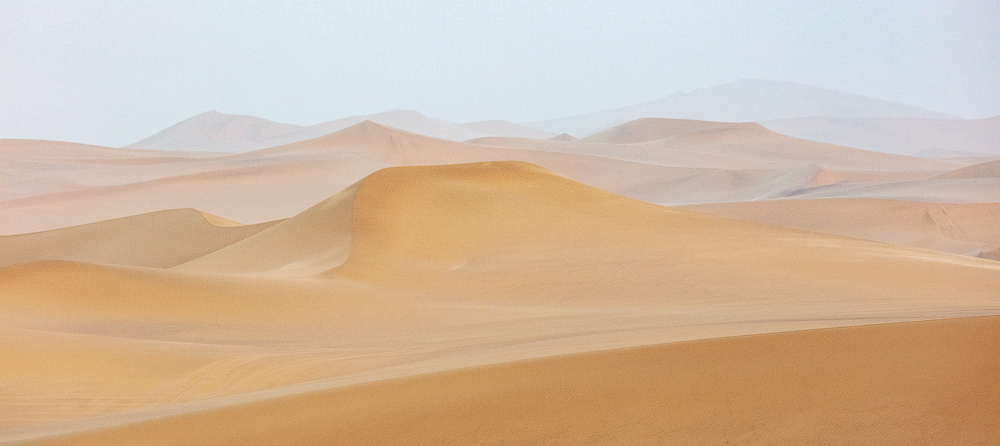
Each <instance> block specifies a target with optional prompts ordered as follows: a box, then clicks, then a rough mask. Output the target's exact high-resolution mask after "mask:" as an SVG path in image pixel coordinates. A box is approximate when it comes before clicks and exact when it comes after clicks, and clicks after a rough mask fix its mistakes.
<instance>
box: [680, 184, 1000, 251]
mask: <svg viewBox="0 0 1000 446" xmlns="http://www.w3.org/2000/svg"><path fill="white" fill-rule="evenodd" d="M685 208H686V209H691V210H695V211H699V212H705V213H709V214H714V215H721V216H725V217H731V218H738V219H741V220H749V221H756V222H760V223H767V224H773V225H779V226H787V227H792V228H799V229H807V230H812V231H822V232H829V233H834V234H840V235H846V236H850V237H858V238H864V239H868V240H878V241H883V242H888V243H896V244H901V245H908V246H915V247H919V248H927V249H933V250H937V251H944V252H951V253H955V254H965V255H971V256H982V257H986V256H988V255H989V254H988V253H989V251H990V250H991V249H994V248H995V247H1000V204H997V203H976V204H947V203H921V202H913V201H897V200H879V199H863V198H829V199H816V200H769V201H752V202H736V203H712V204H702V205H694V206H686V207H685Z"/></svg>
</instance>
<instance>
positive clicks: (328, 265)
mask: <svg viewBox="0 0 1000 446" xmlns="http://www.w3.org/2000/svg"><path fill="white" fill-rule="evenodd" d="M354 194H355V187H349V188H347V189H345V190H344V191H342V192H340V193H338V194H337V195H334V196H333V197H330V198H328V199H326V200H324V201H322V202H320V203H319V204H317V205H316V206H313V207H311V208H309V209H307V210H305V211H303V212H302V213H301V214H299V215H296V216H295V217H293V218H290V219H288V220H285V221H282V222H280V223H278V224H277V225H274V226H271V227H269V228H266V229H264V230H263V231H261V232H258V233H255V234H254V235H251V236H249V237H244V238H243V239H241V240H240V241H238V242H236V243H233V244H231V245H229V246H227V247H225V248H220V249H218V250H213V251H214V252H211V253H205V255H204V256H201V257H199V258H195V259H192V260H191V261H189V262H187V263H184V264H183V265H179V266H177V267H176V268H174V269H176V270H180V271H193V272H202V273H206V272H207V273H242V274H247V273H255V274H262V273H270V274H290V275H308V274H315V273H320V272H323V271H326V270H329V269H332V268H334V267H336V266H339V265H340V264H342V263H343V262H344V261H345V260H347V255H348V253H349V251H350V247H351V208H352V206H353V204H354Z"/></svg>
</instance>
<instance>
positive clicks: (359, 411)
mask: <svg viewBox="0 0 1000 446" xmlns="http://www.w3.org/2000/svg"><path fill="white" fill-rule="evenodd" d="M998 337H1000V318H997V317H989V318H974V319H956V320H947V321H931V322H913V323H900V324H888V325H870V326H863V327H850V328H835V329H826V330H812V331H801V332H790V333H779V334H764V335H754V336H743V337H735V338H725V339H714V340H706V341H695V342H685V343H676V344H667V345H658V346H650V347H642V348H633V349H624V350H612V351H604V352H596V353H588V354H580V355H573V356H559V357H552V358H545V359H539V360H532V361H522V362H513V363H508V364H502V365H496V366H488V367H478V368H470V369H462V370H456V371H450V372H442V373H436V374H430V375H423V376H415V377H412V378H406V379H397V380H390V381H383V382H376V383H371V384H365V385H357V386H350V387H344V388H329V389H320V390H312V391H308V392H302V393H297V394H292V395H288V396H280V397H272V398H265V399H261V400H258V401H252V402H244V403H237V404H229V405H221V406H216V407H212V408H210V409H206V410H198V411H191V412H188V413H183V414H175V415H172V416H167V417H164V418H158V419H153V420H146V421H141V422H138V423H133V424H126V425H120V426H113V427H110V428H106V429H100V430H96V431H92V432H86V433H82V434H71V435H67V436H64V437H56V438H52V439H48V440H42V441H38V442H32V443H30V444H48V445H59V444H74V445H91V444H93V445H117V444H122V445H125V444H136V443H141V444H149V445H154V444H164V445H166V444H191V445H200V444H205V445H210V444H229V443H257V444H303V445H305V444H321V443H327V442H331V441H332V442H336V444H343V445H351V444H358V445H370V444H380V445H395V444H398V445H412V444H449V443H454V444H507V443H517V444H541V443H544V444H554V445H562V444H565V445H606V444H629V445H662V444H722V443H739V444H748V445H756V444H762V445H763V444H820V443H829V444H885V445H911V444H919V443H923V442H928V441H930V442H942V443H947V444H992V443H995V442H997V441H1000V427H998V426H997V425H996V413H997V412H998V411H1000V357H998V356H997V351H998V349H997V348H996V347H997V345H996V343H997V341H996V339H997V338H998Z"/></svg>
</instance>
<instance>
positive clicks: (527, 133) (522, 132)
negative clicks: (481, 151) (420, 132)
mask: <svg viewBox="0 0 1000 446" xmlns="http://www.w3.org/2000/svg"><path fill="white" fill-rule="evenodd" d="M459 125H460V126H462V127H465V128H467V129H470V130H473V131H476V132H479V133H481V134H483V135H491V136H513V137H517V138H535V139H547V138H551V137H553V136H554V135H553V134H552V133H549V132H546V131H543V130H538V129H534V128H531V127H528V126H525V125H520V124H514V123H511V122H508V121H504V120H494V121H478V122H468V123H465V124H459Z"/></svg>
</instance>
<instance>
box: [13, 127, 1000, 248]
mask: <svg viewBox="0 0 1000 446" xmlns="http://www.w3.org/2000/svg"><path fill="white" fill-rule="evenodd" d="M640 127H641V128H643V130H641V131H640V132H639V133H642V134H644V135H647V136H643V137H641V138H640V139H646V138H649V137H653V136H649V135H654V136H663V135H670V134H673V135H674V136H670V137H666V138H663V139H654V140H650V141H646V142H640V143H628V144H623V143H614V142H593V141H557V140H540V139H531V138H509V137H505V138H497V137H493V138H478V139H475V140H472V141H470V143H459V142H455V141H448V140H442V139H439V138H433V137H429V136H426V135H420V134H415V133H411V132H405V131H401V130H398V129H392V128H389V127H386V126H383V125H380V124H377V123H374V122H372V121H364V122H361V123H359V124H356V125H354V126H352V127H349V128H346V129H343V130H341V131H339V132H335V133H331V134H329V135H324V136H321V137H318V138H313V139H310V140H306V141H300V142H296V143H291V144H287V145H282V146H277V147H272V148H267V149H261V150H258V151H253V152H248V153H241V154H230V155H214V156H209V155H207V154H195V155H194V156H189V157H164V156H162V153H164V152H148V153H146V152H142V151H135V153H138V154H146V155H148V156H146V157H142V156H139V157H137V158H126V159H124V160H121V159H90V160H87V161H86V162H79V161H78V160H60V159H57V158H53V159H46V160H42V161H32V162H30V163H26V164H22V165H21V167H15V169H14V170H13V172H12V173H15V174H16V176H14V177H12V178H11V179H10V180H9V181H10V182H11V183H12V184H13V185H14V187H12V188H11V189H9V190H10V193H11V194H12V195H10V196H8V197H6V198H7V200H2V201H0V205H2V206H3V207H4V209H5V214H6V217H7V218H6V219H5V220H4V221H0V234H17V233H25V232H35V231H41V230H49V229H55V228H60V227H66V226H72V225H79V224H84V223H90V222H95V221H100V220H106V219H111V218H118V217H124V216H129V215H135V214H140V213H147V212H153V211H156V210H162V209H175V208H195V209H200V210H204V211H206V212H209V213H212V214H215V215H220V216H223V217H225V218H231V219H234V220H237V221H241V222H247V223H259V222H265V221H272V220H278V219H284V218H288V217H290V216H292V215H294V214H296V213H298V212H301V211H302V210H304V209H306V208H308V207H310V206H312V205H314V204H315V203H317V202H319V201H322V200H323V199H325V198H327V197H329V196H331V195H333V194H335V193H336V192H338V191H340V190H342V189H344V188H345V187H347V186H349V185H350V184H352V183H354V182H356V181H358V180H359V179H361V178H362V177H364V176H365V175H368V174H370V173H372V172H374V171H375V170H377V169H379V168H382V167H387V166H394V165H430V164H450V163H463V162H479V161H489V160H521V161H527V162H531V163H535V164H539V165H542V166H544V167H546V168H549V169H552V170H554V171H556V172H559V173H560V174H563V175H566V176H569V177H570V178H573V179H575V180H578V181H582V182H585V183H587V184H590V185H593V186H596V187H599V188H602V189H605V190H610V191H613V192H616V193H620V194H624V195H627V196H630V197H633V198H638V199H641V200H645V201H649V202H653V203H658V204H695V203H710V202H719V201H745V200H754V199H762V198H782V197H790V196H796V197H806V196H817V197H818V196H822V197H873V198H887V199H908V200H925V201H942V202H989V201H991V200H992V199H993V195H995V194H992V192H991V191H992V190H993V189H992V188H990V187H983V185H982V184H985V183H982V181H987V182H988V181H991V180H990V179H975V180H967V181H966V183H968V184H960V182H956V181H952V182H950V183H948V184H947V185H946V186H944V187H942V186H941V183H940V181H931V179H927V177H930V176H933V175H935V174H940V173H944V172H946V171H949V170H954V169H956V168H960V167H963V166H965V165H967V163H963V162H961V161H952V160H948V161H945V160H928V159H921V158H914V157H905V156H900V155H891V154H883V153H878V152H868V151H862V150H859V149H853V148H849V147H843V146H836V145H831V144H825V143H817V142H813V141H807V140H801V139H797V138H792V137H788V136H784V135H780V134H777V133H774V132H771V131H769V130H767V129H764V128H763V127H760V126H759V125H757V124H753V123H743V124H740V123H704V122H697V121H677V120H667V119H659V120H657V119H647V120H643V121H638V122H635V123H627V124H623V126H622V127H621V128H619V129H618V130H615V131H616V132H623V133H622V134H625V133H628V132H635V131H636V130H635V129H637V128H640ZM699 128H709V129H710V130H701V131H695V130H697V129H699ZM685 131H686V133H680V132H685ZM609 141H616V140H614V139H609ZM113 150H119V149H113ZM130 153H131V152H130ZM170 153H174V152H170ZM176 153H184V152H176ZM970 161H971V162H977V161H979V160H970ZM901 181H902V182H905V183H900V182H901ZM977 182H978V183H977ZM963 194H965V195H963ZM962 200H966V201H962Z"/></svg>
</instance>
